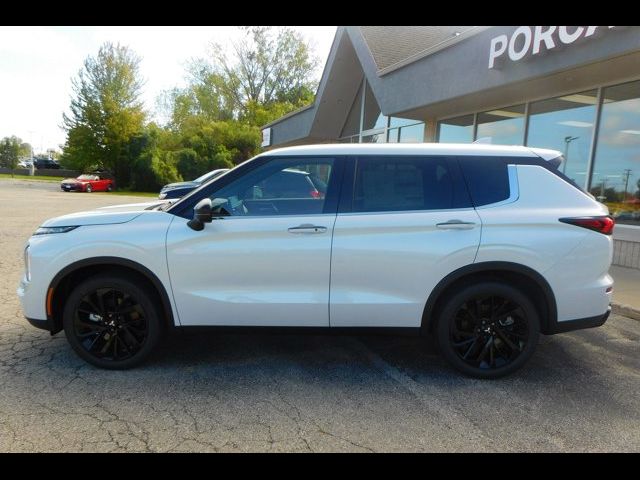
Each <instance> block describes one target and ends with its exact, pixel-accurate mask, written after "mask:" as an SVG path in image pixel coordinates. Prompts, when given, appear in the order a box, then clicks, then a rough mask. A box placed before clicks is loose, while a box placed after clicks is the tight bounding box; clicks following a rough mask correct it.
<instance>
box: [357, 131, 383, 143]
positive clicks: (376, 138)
mask: <svg viewBox="0 0 640 480" xmlns="http://www.w3.org/2000/svg"><path fill="white" fill-rule="evenodd" d="M362 143H385V138H384V133H376V134H374V135H363V136H362Z"/></svg>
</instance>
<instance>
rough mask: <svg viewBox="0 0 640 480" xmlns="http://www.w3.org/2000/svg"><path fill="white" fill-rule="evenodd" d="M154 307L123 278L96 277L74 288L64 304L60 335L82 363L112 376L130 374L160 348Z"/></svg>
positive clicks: (159, 327)
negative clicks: (122, 372) (115, 372)
mask: <svg viewBox="0 0 640 480" xmlns="http://www.w3.org/2000/svg"><path fill="white" fill-rule="evenodd" d="M156 303H157V302H154V300H153V295H152V293H150V292H149V291H148V290H147V289H146V288H141V287H140V286H138V285H136V284H135V283H133V282H131V281H130V280H127V279H126V278H124V277H120V276H117V275H109V274H103V275H97V276H94V277H91V278H89V279H87V280H85V281H83V283H81V284H80V285H78V286H76V287H75V289H74V290H73V291H72V292H71V295H69V297H68V298H67V301H66V303H65V306H64V311H63V319H62V324H63V327H64V332H65V335H66V337H67V340H68V342H69V344H70V345H71V347H72V348H73V350H74V351H75V352H76V353H77V354H78V356H79V357H80V358H82V359H83V360H85V361H86V362H88V363H90V364H92V365H95V366H96V367H99V368H105V369H111V370H123V369H127V368H131V367H134V366H136V365H139V364H140V363H141V362H143V361H144V360H145V359H146V358H147V357H148V356H149V354H150V353H151V352H152V351H153V350H154V348H155V347H156V346H157V344H158V343H159V342H160V339H161V336H162V324H161V322H160V318H161V317H160V314H159V313H160V312H159V311H158V310H157V308H156V306H155V304H156ZM123 305H124V307H123Z"/></svg>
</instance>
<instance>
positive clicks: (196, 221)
mask: <svg viewBox="0 0 640 480" xmlns="http://www.w3.org/2000/svg"><path fill="white" fill-rule="evenodd" d="M211 210H212V208H211V199H210V198H203V199H202V200H200V201H199V202H198V203H197V204H196V206H195V207H194V208H193V218H192V219H191V220H189V221H188V222H187V225H189V227H190V228H192V229H193V230H195V231H197V232H199V231H200V230H202V229H204V224H205V223H211V219H212V215H211Z"/></svg>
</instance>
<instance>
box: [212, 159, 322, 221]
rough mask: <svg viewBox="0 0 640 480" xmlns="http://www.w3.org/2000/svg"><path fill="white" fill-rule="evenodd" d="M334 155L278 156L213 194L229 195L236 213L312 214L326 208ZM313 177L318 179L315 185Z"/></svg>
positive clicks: (228, 204)
mask: <svg viewBox="0 0 640 480" xmlns="http://www.w3.org/2000/svg"><path fill="white" fill-rule="evenodd" d="M332 170H333V159H330V158H320V159H312V158H307V159H300V158H298V159H295V158H294V159H289V158H287V159H277V160H273V161H270V162H269V163H267V164H265V165H262V166H261V167H258V168H256V169H255V170H253V171H251V172H249V173H247V174H246V175H243V176H242V177H240V178H238V179H237V180H235V181H233V182H231V183H230V184H228V185H226V186H225V187H223V188H220V189H219V190H215V191H214V192H213V193H212V194H211V195H210V197H211V198H212V199H214V198H219V199H220V198H222V199H226V200H227V202H226V204H224V205H223V208H224V209H225V210H226V211H227V212H228V213H229V214H231V215H233V216H256V215H313V214H320V213H323V211H324V204H325V197H326V191H327V189H326V186H327V185H328V184H329V181H330V179H331V173H332ZM313 179H316V182H317V183H318V186H320V185H323V186H324V188H322V189H321V188H318V187H316V184H315V183H314V181H313Z"/></svg>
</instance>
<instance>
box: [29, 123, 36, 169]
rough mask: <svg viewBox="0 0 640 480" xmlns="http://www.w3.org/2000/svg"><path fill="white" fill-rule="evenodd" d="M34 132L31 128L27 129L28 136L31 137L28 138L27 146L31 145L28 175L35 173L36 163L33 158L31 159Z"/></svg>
mask: <svg viewBox="0 0 640 480" xmlns="http://www.w3.org/2000/svg"><path fill="white" fill-rule="evenodd" d="M34 133H35V132H34V131H33V130H29V136H30V137H31V138H30V139H29V140H30V142H29V146H30V147H31V166H30V167H29V175H31V176H33V175H35V173H36V171H35V170H36V165H35V163H34V162H35V160H34V159H33V134H34Z"/></svg>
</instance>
